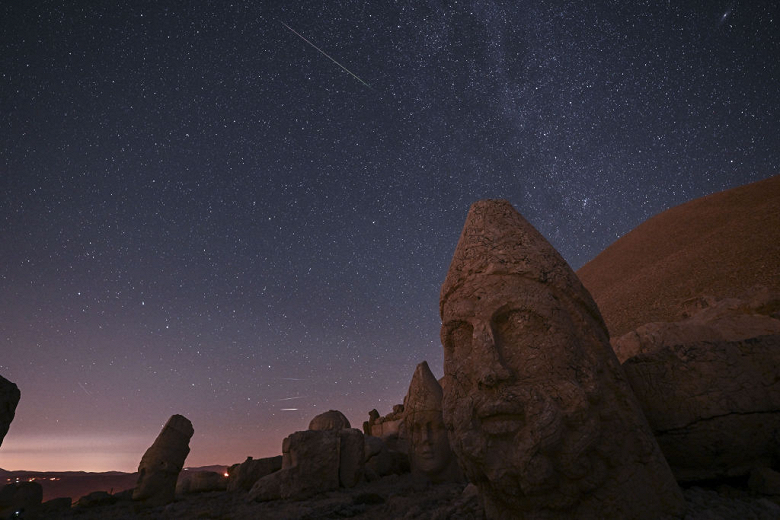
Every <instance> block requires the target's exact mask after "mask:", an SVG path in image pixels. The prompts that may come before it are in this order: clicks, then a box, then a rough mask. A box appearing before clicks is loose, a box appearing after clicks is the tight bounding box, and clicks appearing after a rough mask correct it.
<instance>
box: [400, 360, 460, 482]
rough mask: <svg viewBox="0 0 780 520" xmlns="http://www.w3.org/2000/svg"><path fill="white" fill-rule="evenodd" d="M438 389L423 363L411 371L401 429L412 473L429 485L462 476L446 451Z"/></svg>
mask: <svg viewBox="0 0 780 520" xmlns="http://www.w3.org/2000/svg"><path fill="white" fill-rule="evenodd" d="M441 400H442V390H441V385H439V382H438V381H436V378H435V377H434V376H433V374H432V373H431V369H430V368H429V367H428V363H427V362H425V361H423V362H422V363H420V364H419V365H417V368H416V369H415V371H414V376H412V381H411V383H410V384H409V391H408V392H407V394H406V399H405V400H404V428H405V429H406V435H407V437H408V442H409V461H410V463H411V469H412V473H414V474H415V475H422V476H425V477H426V478H427V479H429V480H430V481H431V482H435V483H439V482H460V481H462V480H463V477H462V475H461V473H460V470H459V468H458V461H457V459H456V458H455V455H454V454H453V453H452V449H450V441H449V439H448V438H447V429H446V428H445V427H444V419H443V418H442V408H441Z"/></svg>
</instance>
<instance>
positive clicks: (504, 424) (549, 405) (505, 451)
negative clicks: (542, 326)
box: [444, 381, 604, 510]
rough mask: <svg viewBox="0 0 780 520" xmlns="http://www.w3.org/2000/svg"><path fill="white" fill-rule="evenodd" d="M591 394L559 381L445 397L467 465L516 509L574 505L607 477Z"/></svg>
mask: <svg viewBox="0 0 780 520" xmlns="http://www.w3.org/2000/svg"><path fill="white" fill-rule="evenodd" d="M589 395H591V396H592V395H593V394H592V393H591V392H586V391H585V390H583V389H582V388H581V387H579V386H577V385H576V384H574V383H572V382H570V381H559V382H556V383H549V382H545V383H544V384H540V385H536V386H522V387H520V386H515V387H507V388H503V389H501V390H499V391H498V392H496V393H492V394H489V393H483V392H477V393H476V394H471V395H469V397H467V398H466V399H461V400H460V401H459V402H449V403H448V402H447V396H445V406H444V408H445V413H446V411H449V412H451V413H450V414H448V415H450V417H449V419H450V420H449V421H447V422H448V423H449V424H451V425H452V428H453V430H454V431H453V432H452V433H453V434H454V435H453V439H452V440H454V441H455V442H453V443H452V444H453V449H454V451H455V452H456V454H457V456H458V459H459V460H460V463H461V465H462V467H463V469H464V472H465V473H466V475H467V476H468V478H469V479H470V480H471V481H472V482H474V483H476V484H477V485H478V486H479V487H480V489H481V490H482V492H483V494H486V495H489V496H486V498H492V499H493V500H499V501H501V502H505V503H506V504H507V505H509V506H511V507H514V508H519V509H521V510H523V509H527V508H532V507H536V508H538V507H544V508H554V509H565V508H567V507H570V506H571V505H573V504H575V503H576V502H577V501H578V499H579V495H580V493H581V492H583V491H586V490H590V489H593V488H595V487H596V486H598V485H599V484H600V483H601V482H602V481H603V479H604V465H603V463H602V462H601V461H600V460H599V459H598V458H596V457H594V456H593V454H592V453H590V452H591V450H592V448H593V447H594V446H595V445H596V444H597V441H598V440H599V436H600V424H599V421H598V417H597V413H596V412H594V411H593V410H592V409H591V407H592V403H590V402H589V400H588V397H589ZM448 405H453V406H448ZM564 407H565V408H564ZM504 418H506V420H505V421H504V420H503V419H504ZM510 430H511V431H510ZM491 496H492V497H491ZM486 505H487V504H486Z"/></svg>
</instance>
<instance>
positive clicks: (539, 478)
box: [440, 201, 685, 519]
mask: <svg viewBox="0 0 780 520" xmlns="http://www.w3.org/2000/svg"><path fill="white" fill-rule="evenodd" d="M440 311H441V317H442V330H441V337H442V343H443V345H444V384H443V385H442V386H443V387H444V399H443V412H444V414H443V415H444V421H445V424H446V425H447V428H448V430H449V434H450V441H451V443H452V447H453V450H454V451H455V453H456V454H457V456H458V460H459V462H460V465H461V468H463V470H464V471H465V472H466V476H467V477H468V478H469V480H470V481H471V482H473V483H474V484H475V485H476V486H477V487H478V488H479V491H480V494H481V496H482V498H483V500H484V505H485V512H486V516H487V517H488V518H501V519H505V518H529V517H532V518H545V519H552V518H646V519H651V518H652V519H655V518H659V517H663V516H667V515H670V516H675V515H681V514H682V513H683V512H684V511H685V502H684V500H683V496H682V493H681V491H680V489H679V487H678V486H677V483H676V482H675V480H674V478H673V476H672V473H671V471H670V469H669V466H668V465H667V463H666V461H665V460H664V458H663V455H662V454H661V450H660V449H659V447H658V444H657V442H656V440H655V438H654V437H653V434H652V431H651V430H650V427H649V425H648V423H647V421H646V419H645V417H644V416H643V415H642V412H641V409H640V407H639V404H638V403H637V401H636V398H635V397H634V395H633V392H632V391H631V388H630V387H629V386H628V384H627V382H626V380H625V376H624V374H623V371H622V369H621V367H620V365H619V363H618V360H617V358H616V357H615V354H614V352H613V351H612V349H611V347H610V345H609V336H608V333H607V330H606V327H605V325H604V322H603V320H602V318H601V315H600V313H599V310H598V308H597V307H596V305H595V303H594V302H593V300H592V298H591V297H590V294H589V293H588V292H587V291H586V290H585V289H584V288H583V286H582V284H581V283H580V281H579V279H578V278H577V277H576V276H575V274H574V272H572V270H571V268H570V267H569V266H568V265H567V264H566V262H565V261H564V260H563V259H562V258H561V256H560V255H559V254H558V252H557V251H556V250H555V249H554V248H553V247H552V246H551V245H550V244H549V243H548V242H547V241H546V240H545V239H544V237H542V235H541V234H539V232H538V231H536V229H534V228H533V227H532V226H531V225H530V224H529V223H528V222H527V221H525V219H523V217H522V216H521V215H520V214H519V213H518V212H517V211H515V209H514V208H513V207H512V206H511V205H510V204H509V203H508V202H506V201H480V202H477V203H475V204H474V205H472V207H471V209H470V211H469V214H468V217H467V219H466V224H465V226H464V228H463V232H462V234H461V236H460V240H459V242H458V245H457V248H456V251H455V254H454V257H453V260H452V263H451V265H450V269H449V271H448V273H447V277H446V280H445V281H444V284H443V286H442V290H441V300H440Z"/></svg>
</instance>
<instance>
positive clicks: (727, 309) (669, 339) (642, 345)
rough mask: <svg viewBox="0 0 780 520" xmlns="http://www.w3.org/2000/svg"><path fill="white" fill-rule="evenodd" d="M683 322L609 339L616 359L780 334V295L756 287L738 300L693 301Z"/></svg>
mask: <svg viewBox="0 0 780 520" xmlns="http://www.w3.org/2000/svg"><path fill="white" fill-rule="evenodd" d="M681 318H682V319H680V320H679V321H674V322H656V323H648V324H645V325H642V326H641V327H639V328H637V329H636V330H634V331H632V332H629V333H627V334H624V335H623V336H621V337H620V338H617V339H613V340H612V348H613V349H614V350H615V354H617V357H618V359H619V360H620V361H621V363H622V362H624V361H625V360H626V359H628V358H630V357H632V356H636V355H638V354H645V353H650V352H654V351H656V350H659V349H661V348H663V347H668V346H673V345H684V344H688V343H694V342H698V341H738V340H743V339H748V338H755V337H758V336H766V335H769V334H780V293H777V292H772V291H771V290H770V289H769V288H768V287H764V286H757V287H753V288H751V289H750V290H748V291H746V292H745V293H743V294H740V295H739V297H733V298H725V299H723V300H720V301H717V300H716V299H715V298H714V297H711V296H703V297H701V298H694V299H692V300H690V301H688V302H686V305H685V306H684V310H683V314H682V316H681Z"/></svg>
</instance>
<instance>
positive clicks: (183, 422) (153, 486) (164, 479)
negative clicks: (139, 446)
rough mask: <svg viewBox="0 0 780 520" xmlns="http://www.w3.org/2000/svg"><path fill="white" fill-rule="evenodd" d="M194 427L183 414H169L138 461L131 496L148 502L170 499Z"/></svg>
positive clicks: (159, 502) (153, 504) (185, 456)
mask: <svg viewBox="0 0 780 520" xmlns="http://www.w3.org/2000/svg"><path fill="white" fill-rule="evenodd" d="M194 432H195V430H194V429H193V428H192V423H191V422H190V421H189V419H187V418H186V417H184V416H183V415H172V416H171V418H170V419H168V422H166V423H165V426H163V429H162V430H161V431H160V434H159V435H158V436H157V438H156V439H155V441H154V443H153V444H152V445H151V446H150V447H149V449H148V450H146V453H144V456H143V457H142V458H141V463H140V464H139V465H138V473H139V476H138V483H137V484H136V486H135V490H134V491H133V500H135V501H140V502H143V503H144V505H147V506H159V505H164V504H168V503H170V502H173V500H174V498H175V495H176V481H177V480H178V478H179V473H180V472H181V470H182V468H183V467H184V461H185V460H186V459H187V455H189V453H190V439H191V438H192V434H193V433H194Z"/></svg>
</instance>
